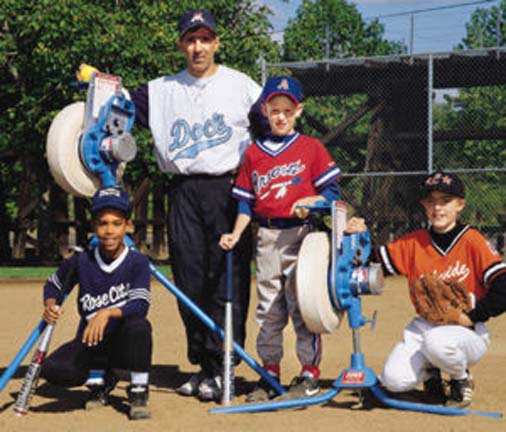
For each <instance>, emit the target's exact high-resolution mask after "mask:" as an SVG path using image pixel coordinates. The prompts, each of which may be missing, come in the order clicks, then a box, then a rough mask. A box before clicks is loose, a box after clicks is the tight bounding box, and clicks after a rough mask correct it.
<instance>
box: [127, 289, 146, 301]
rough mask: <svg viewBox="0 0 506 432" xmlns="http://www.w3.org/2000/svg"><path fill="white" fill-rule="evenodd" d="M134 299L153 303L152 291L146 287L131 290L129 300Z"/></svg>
mask: <svg viewBox="0 0 506 432" xmlns="http://www.w3.org/2000/svg"><path fill="white" fill-rule="evenodd" d="M132 300H145V301H147V302H148V303H151V293H150V292H149V290H148V289H146V288H136V289H133V290H130V291H129V293H128V301H132Z"/></svg>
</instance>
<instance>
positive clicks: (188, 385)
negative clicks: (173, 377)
mask: <svg viewBox="0 0 506 432" xmlns="http://www.w3.org/2000/svg"><path fill="white" fill-rule="evenodd" d="M204 378H205V377H204V373H203V372H202V371H200V372H199V373H197V374H194V375H192V376H191V377H190V379H189V380H188V381H186V382H185V383H184V384H183V385H181V386H180V387H178V388H177V389H176V392H178V393H179V394H180V395H182V396H196V395H197V393H198V390H199V385H200V383H201V382H202V380H203V379H204Z"/></svg>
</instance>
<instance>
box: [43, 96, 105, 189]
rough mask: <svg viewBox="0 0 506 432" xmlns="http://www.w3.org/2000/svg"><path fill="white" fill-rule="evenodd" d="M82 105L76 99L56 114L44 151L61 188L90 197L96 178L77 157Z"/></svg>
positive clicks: (82, 114) (82, 115)
mask: <svg viewBox="0 0 506 432" xmlns="http://www.w3.org/2000/svg"><path fill="white" fill-rule="evenodd" d="M84 108H85V104H84V102H76V103H73V104H71V105H67V106H66V107H65V108H63V109H62V110H61V111H60V112H59V113H58V114H57V115H56V117H55V118H54V120H53V121H52V123H51V126H50V128H49V132H48V134H47V141H46V153H47V161H48V164H49V169H50V171H51V174H52V176H53V178H54V179H55V181H56V183H57V184H58V185H59V186H60V187H61V188H62V189H64V190H65V191H66V192H68V193H70V194H72V195H75V196H79V197H91V196H93V194H94V193H95V192H96V191H97V190H98V189H99V188H100V180H99V179H98V178H97V177H95V176H94V175H92V174H91V173H90V172H89V171H88V170H87V169H86V168H85V166H84V165H83V164H82V162H81V159H80V157H79V137H80V136H81V134H82V131H83V121H84Z"/></svg>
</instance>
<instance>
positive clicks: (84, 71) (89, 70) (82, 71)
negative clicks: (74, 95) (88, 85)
mask: <svg viewBox="0 0 506 432" xmlns="http://www.w3.org/2000/svg"><path fill="white" fill-rule="evenodd" d="M93 72H98V69H97V68H94V67H93V66H91V65H89V64H86V63H83V64H82V65H81V66H79V70H78V72H77V79H78V80H79V81H85V82H87V81H89V80H90V79H91V75H92V74H93Z"/></svg>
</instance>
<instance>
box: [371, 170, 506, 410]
mask: <svg viewBox="0 0 506 432" xmlns="http://www.w3.org/2000/svg"><path fill="white" fill-rule="evenodd" d="M423 188H424V196H423V198H422V200H421V204H422V205H423V207H424V209H425V213H426V215H427V219H428V220H429V223H430V226H429V228H428V229H422V230H418V231H414V232H412V233H409V234H407V235H404V236H402V237H401V238H399V239H398V240H396V241H393V242H391V243H388V244H386V245H384V246H381V247H380V248H379V249H378V258H379V260H380V262H381V264H382V266H383V270H384V271H385V274H386V275H389V274H390V275H395V274H402V275H404V276H406V277H407V278H408V282H409V286H410V297H411V299H412V301H413V292H412V289H413V288H412V287H413V283H414V281H415V280H416V279H418V278H420V277H421V276H422V275H424V274H427V273H433V274H435V275H437V276H438V277H440V278H441V279H443V280H445V281H458V282H461V283H462V284H464V286H465V287H466V288H467V291H468V293H469V296H470V298H471V304H472V310H471V311H469V312H468V313H467V314H466V313H464V312H462V313H461V314H460V316H459V318H458V324H457V325H435V324H433V323H430V322H429V321H426V320H425V319H423V318H421V317H416V318H414V319H413V320H412V321H411V322H410V323H409V324H408V326H407V327H406V328H405V329H404V335H403V340H402V341H401V342H399V343H398V344H397V345H396V346H395V348H394V349H393V351H392V352H391V353H390V355H389V356H388V359H387V361H386V363H385V366H384V369H383V373H382V376H381V382H382V383H383V384H384V385H385V387H386V388H387V389H388V390H389V391H391V392H405V391H409V390H413V389H414V388H415V387H416V386H417V385H419V384H421V383H424V389H425V391H426V392H427V393H428V394H429V395H431V396H433V397H434V398H436V399H438V400H440V401H445V400H446V405H447V406H450V407H458V408H463V407H466V406H468V405H469V404H470V403H471V399H472V395H473V389H474V383H473V380H472V378H471V375H470V373H469V367H470V366H472V365H474V364H476V363H477V362H478V361H479V360H480V359H481V358H482V357H483V355H484V354H485V353H486V351H487V349H488V345H489V332H488V330H487V328H486V326H485V324H484V322H485V321H487V320H488V319H489V318H490V317H494V316H497V315H499V314H501V313H502V312H504V311H505V310H506V264H505V263H504V262H502V260H501V256H500V255H499V254H498V253H497V252H496V251H495V250H494V248H493V247H492V246H491V245H490V244H489V243H488V242H487V240H486V239H485V238H484V237H483V236H482V235H481V234H480V233H479V232H478V231H477V230H476V229H473V228H471V227H469V226H468V225H464V224H461V223H459V222H458V216H459V214H460V213H461V212H462V210H463V209H464V207H465V204H466V201H465V190H464V185H463V183H462V181H461V180H460V178H459V177H458V176H457V175H455V174H450V173H445V172H436V173H434V174H432V175H430V176H428V177H427V178H426V179H425V181H424V184H423ZM441 372H444V373H446V374H448V376H449V378H450V391H449V395H448V396H447V395H446V391H445V389H444V386H443V382H442V379H441Z"/></svg>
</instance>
